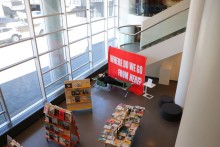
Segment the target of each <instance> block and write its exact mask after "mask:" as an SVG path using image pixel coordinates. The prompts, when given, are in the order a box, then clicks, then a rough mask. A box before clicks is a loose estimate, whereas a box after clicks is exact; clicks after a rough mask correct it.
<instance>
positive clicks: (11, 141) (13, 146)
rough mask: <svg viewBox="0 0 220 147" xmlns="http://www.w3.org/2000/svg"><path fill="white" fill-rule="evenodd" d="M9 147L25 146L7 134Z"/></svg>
mask: <svg viewBox="0 0 220 147" xmlns="http://www.w3.org/2000/svg"><path fill="white" fill-rule="evenodd" d="M7 147H23V146H22V145H20V144H19V143H18V142H17V141H15V140H14V139H12V138H11V137H10V136H8V135H7Z"/></svg>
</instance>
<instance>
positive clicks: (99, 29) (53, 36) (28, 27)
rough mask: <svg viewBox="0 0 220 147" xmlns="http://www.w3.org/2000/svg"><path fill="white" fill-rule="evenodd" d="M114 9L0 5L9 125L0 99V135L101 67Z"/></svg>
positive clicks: (29, 2) (14, 1) (4, 1)
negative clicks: (68, 85)
mask: <svg viewBox="0 0 220 147" xmlns="http://www.w3.org/2000/svg"><path fill="white" fill-rule="evenodd" d="M65 4H66V5H65ZM116 8H117V4H116V0H107V1H104V0H1V1H0V77H1V78H0V84H1V90H2V92H3V95H4V100H5V102H6V108H7V110H8V112H9V117H10V120H12V122H9V120H8V119H6V117H5V116H8V115H6V114H8V113H3V107H2V103H1V102H2V100H3V98H2V97H0V130H2V129H1V127H4V126H6V125H5V124H7V123H12V125H11V126H15V125H17V124H16V123H17V122H19V121H21V120H22V119H24V118H26V117H27V116H28V115H29V114H30V113H34V112H36V111H37V110H39V109H40V108H42V107H43V102H45V101H51V100H53V99H54V98H56V97H57V96H59V95H60V94H62V93H63V89H64V86H63V83H64V81H65V80H71V79H77V78H78V77H80V76H85V75H88V74H90V72H92V71H94V70H92V68H96V66H97V65H104V64H105V63H106V62H103V61H106V60H107V48H106V47H107V46H108V45H110V44H111V45H113V44H114V45H116V40H117V39H116V33H115V29H116V26H115V25H116V20H117V19H116V18H117V16H116ZM26 10H30V11H31V13H30V12H26ZM105 12H107V14H105ZM107 25H108V28H107V27H106V26H107ZM106 33H108V36H107V35H106ZM15 120H16V121H15ZM17 120H19V121H17ZM5 122H7V123H5ZM2 133H4V132H1V131H0V135H1V134H2Z"/></svg>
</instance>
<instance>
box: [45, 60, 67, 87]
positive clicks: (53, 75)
mask: <svg viewBox="0 0 220 147" xmlns="http://www.w3.org/2000/svg"><path fill="white" fill-rule="evenodd" d="M66 74H67V65H66V64H64V65H62V66H59V67H57V68H55V69H53V70H51V71H49V72H47V73H45V74H44V75H43V81H44V85H45V86H46V85H48V84H50V83H52V82H54V81H55V80H57V79H59V78H61V77H62V76H64V75H66Z"/></svg>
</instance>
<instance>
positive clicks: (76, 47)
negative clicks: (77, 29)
mask: <svg viewBox="0 0 220 147" xmlns="http://www.w3.org/2000/svg"><path fill="white" fill-rule="evenodd" d="M87 50H88V40H87V39H84V40H81V41H78V42H76V43H73V44H71V45H70V57H71V58H72V57H74V56H77V55H79V54H82V53H84V52H86V51H87Z"/></svg>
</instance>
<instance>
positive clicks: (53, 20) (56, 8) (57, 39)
mask: <svg viewBox="0 0 220 147" xmlns="http://www.w3.org/2000/svg"><path fill="white" fill-rule="evenodd" d="M42 4H43V11H44V14H45V15H49V14H54V13H60V12H61V5H60V1H59V0H43V1H42ZM61 26H62V19H61V16H60V15H56V16H52V17H46V18H45V27H46V31H47V32H49V33H50V32H53V31H57V30H60V29H61ZM47 41H48V47H49V49H50V50H51V49H56V48H58V47H61V46H63V44H64V40H63V35H62V32H58V33H55V34H51V35H48V36H47ZM49 56H50V65H49V67H50V68H53V67H55V66H57V65H59V64H61V63H64V62H65V55H64V50H63V49H60V50H57V51H53V52H51V53H49ZM65 73H66V68H65V67H64V66H61V67H58V68H57V69H56V70H53V71H52V72H50V76H51V79H52V80H56V79H58V78H60V77H61V76H63V75H64V74H65Z"/></svg>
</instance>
